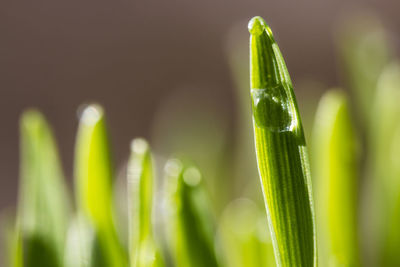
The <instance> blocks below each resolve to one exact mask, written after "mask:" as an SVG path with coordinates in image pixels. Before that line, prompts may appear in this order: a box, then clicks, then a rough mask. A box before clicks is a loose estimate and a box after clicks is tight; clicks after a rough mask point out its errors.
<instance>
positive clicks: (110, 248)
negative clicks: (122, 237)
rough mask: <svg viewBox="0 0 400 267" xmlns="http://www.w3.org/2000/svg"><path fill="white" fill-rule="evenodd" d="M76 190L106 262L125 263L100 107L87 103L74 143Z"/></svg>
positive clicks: (104, 126) (106, 138)
mask: <svg viewBox="0 0 400 267" xmlns="http://www.w3.org/2000/svg"><path fill="white" fill-rule="evenodd" d="M75 153H76V154H75V191H76V199H77V208H78V211H79V212H80V213H81V214H82V215H83V216H84V217H85V219H86V220H88V221H89V222H90V224H91V225H92V227H93V228H94V231H95V238H96V239H98V244H99V248H98V249H99V251H100V252H99V253H102V254H104V257H105V258H106V261H107V262H106V263H103V264H105V266H113V267H123V266H127V264H128V260H127V254H126V252H125V251H124V249H123V247H122V245H121V243H120V242H119V240H118V236H117V232H116V229H115V226H114V221H113V202H112V182H113V181H112V180H113V170H112V163H111V156H110V148H109V140H108V133H107V130H106V123H105V117H104V111H103V109H102V108H101V107H100V106H98V105H90V106H88V107H87V108H86V109H85V110H84V111H83V113H82V116H81V119H80V124H79V129H78V135H77V139H76V147H75Z"/></svg>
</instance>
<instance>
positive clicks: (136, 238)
mask: <svg viewBox="0 0 400 267" xmlns="http://www.w3.org/2000/svg"><path fill="white" fill-rule="evenodd" d="M153 184H154V171H153V163H152V158H151V154H150V148H149V145H148V143H147V142H146V141H145V140H144V139H141V138H139V139H135V140H133V142H132V144H131V158H130V161H129V165H128V201H129V202H128V206H129V229H130V231H129V235H130V237H129V240H130V263H131V264H130V265H131V267H152V266H154V267H158V266H164V264H163V261H162V259H161V257H160V253H159V250H158V247H157V245H156V242H155V240H154V236H153V224H152V211H153V198H154V197H153V187H154V186H153Z"/></svg>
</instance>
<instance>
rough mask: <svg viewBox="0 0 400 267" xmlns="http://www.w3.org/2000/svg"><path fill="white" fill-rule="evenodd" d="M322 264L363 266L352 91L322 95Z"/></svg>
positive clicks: (318, 138)
mask: <svg viewBox="0 0 400 267" xmlns="http://www.w3.org/2000/svg"><path fill="white" fill-rule="evenodd" d="M312 148H313V153H312V159H313V161H312V162H313V165H312V166H313V177H314V180H315V184H316V185H317V187H316V189H317V193H316V196H317V201H316V208H317V222H318V229H319V231H318V234H319V235H318V236H319V242H318V243H319V247H320V248H321V249H320V257H319V259H320V264H321V266H332V267H334V266H341V267H346V266H348V267H350V266H351V267H356V266H360V251H359V237H358V191H359V190H358V188H359V184H358V177H359V176H358V160H357V151H356V149H357V143H356V136H355V132H354V129H353V123H352V121H351V118H350V111H349V104H348V100H347V96H346V94H345V93H344V92H342V91H340V90H331V91H329V92H327V93H326V94H325V95H324V96H323V97H322V99H321V101H320V103H319V106H318V110H317V114H316V118H315V123H314V129H313V138H312Z"/></svg>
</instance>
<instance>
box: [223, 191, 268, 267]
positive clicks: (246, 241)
mask: <svg viewBox="0 0 400 267" xmlns="http://www.w3.org/2000/svg"><path fill="white" fill-rule="evenodd" d="M266 222H267V217H266V215H265V212H264V210H260V209H259V208H258V207H257V205H256V204H255V203H254V202H252V201H251V200H249V199H246V198H240V199H236V200H234V201H233V202H232V203H230V204H229V205H228V206H227V208H226V209H225V210H224V212H223V213H222V215H221V218H220V220H219V227H218V244H219V245H220V247H221V248H220V249H221V250H222V251H223V253H222V254H223V256H224V257H223V259H222V260H223V262H224V263H225V264H224V265H223V266H227V267H244V266H246V267H260V266H275V259H274V250H273V247H272V241H271V238H270V234H269V232H268V229H267V228H266V227H265V223H266Z"/></svg>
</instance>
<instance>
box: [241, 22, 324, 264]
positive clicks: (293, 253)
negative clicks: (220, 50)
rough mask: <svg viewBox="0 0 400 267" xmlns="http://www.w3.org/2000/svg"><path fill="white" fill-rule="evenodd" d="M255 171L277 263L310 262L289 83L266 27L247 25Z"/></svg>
mask: <svg viewBox="0 0 400 267" xmlns="http://www.w3.org/2000/svg"><path fill="white" fill-rule="evenodd" d="M249 31H250V36H251V37H250V86H251V98H252V108H253V124H254V137H255V145H256V152H257V161H258V169H259V172H260V177H261V184H262V188H263V192H264V199H265V204H266V208H267V213H268V220H269V225H270V230H271V235H272V239H273V241H274V242H273V244H274V249H275V259H276V262H277V265H278V266H285V267H286V266H298V267H303V266H307V267H310V266H315V265H316V240H315V226H314V214H313V204H312V195H311V194H312V193H311V181H310V171H309V166H308V158H307V151H306V144H305V139H304V133H303V128H302V125H301V120H300V115H299V112H298V108H297V103H296V99H295V95H294V92H293V88H292V83H291V80H290V77H289V73H288V71H287V68H286V65H285V62H284V60H283V57H282V55H281V52H280V50H279V47H278V45H277V44H276V42H275V40H274V37H273V35H272V32H271V30H270V28H269V27H268V26H267V25H266V23H265V21H264V20H263V19H262V18H260V17H254V18H253V19H252V20H251V21H250V23H249Z"/></svg>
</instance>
